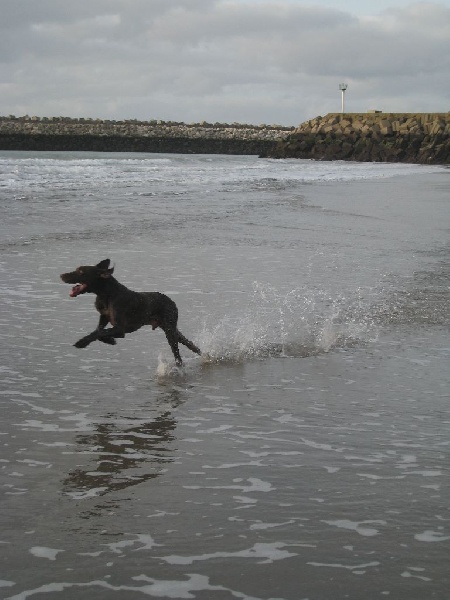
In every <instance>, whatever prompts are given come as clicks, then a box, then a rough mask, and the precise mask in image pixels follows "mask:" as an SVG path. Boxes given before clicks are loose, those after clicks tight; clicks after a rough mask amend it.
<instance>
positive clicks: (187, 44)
mask: <svg viewBox="0 0 450 600" xmlns="http://www.w3.org/2000/svg"><path fill="white" fill-rule="evenodd" d="M0 7H1V13H0V14H1V18H0V115H9V114H14V115H16V116H20V115H25V114H29V115H39V116H60V115H62V116H71V117H93V118H105V119H134V118H136V119H143V120H148V119H163V120H173V121H184V122H198V121H202V120H205V121H209V122H216V121H218V122H228V123H231V122H240V123H251V124H259V123H268V124H272V123H279V124H284V125H296V124H298V123H300V122H302V121H304V120H307V119H310V118H312V117H315V116H317V115H323V114H326V113H327V112H338V111H340V108H341V95H340V92H339V89H338V86H339V83H341V82H345V83H347V84H348V90H347V92H346V96H345V98H346V104H345V108H346V110H348V111H349V112H365V111H367V110H368V109H379V110H383V111H386V112H390V111H398V112H436V111H440V112H447V111H449V110H450V75H449V74H450V0H436V1H433V2H409V1H403V0H392V1H389V0H342V1H341V0H76V1H68V0H66V1H63V0H0Z"/></svg>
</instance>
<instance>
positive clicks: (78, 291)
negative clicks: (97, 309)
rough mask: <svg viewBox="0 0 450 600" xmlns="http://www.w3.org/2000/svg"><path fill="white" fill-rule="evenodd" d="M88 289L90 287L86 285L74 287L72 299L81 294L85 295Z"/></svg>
mask: <svg viewBox="0 0 450 600" xmlns="http://www.w3.org/2000/svg"><path fill="white" fill-rule="evenodd" d="M87 289H88V286H87V284H86V283H77V285H74V286H73V288H72V290H71V292H70V297H71V298H76V297H77V296H79V295H80V294H85V293H86V292H87Z"/></svg>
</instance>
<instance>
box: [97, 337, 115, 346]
mask: <svg viewBox="0 0 450 600" xmlns="http://www.w3.org/2000/svg"><path fill="white" fill-rule="evenodd" d="M99 340H100V341H101V342H103V343H104V344H109V345H110V346H115V345H116V344H117V342H116V340H115V339H114V338H99Z"/></svg>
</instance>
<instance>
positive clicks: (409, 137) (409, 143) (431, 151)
mask: <svg viewBox="0 0 450 600" xmlns="http://www.w3.org/2000/svg"><path fill="white" fill-rule="evenodd" d="M449 134H450V113H431V114H430V113H421V114H411V113H381V112H376V111H375V112H373V113H370V112H369V113H358V114H356V113H345V114H334V113H333V114H328V115H326V116H325V117H316V118H315V119H312V120H310V121H306V122H305V123H302V124H301V125H300V126H299V127H298V128H297V129H295V130H294V131H293V132H292V134H290V135H289V136H288V137H287V138H286V139H285V140H282V141H280V142H279V143H277V144H276V145H275V146H274V147H273V149H269V151H268V152H267V153H265V154H264V156H268V157H271V158H306V159H316V160H354V161H365V162H368V161H370V162H406V163H422V164H449V163H450V135H449Z"/></svg>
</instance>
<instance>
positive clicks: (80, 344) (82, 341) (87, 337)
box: [74, 329, 98, 348]
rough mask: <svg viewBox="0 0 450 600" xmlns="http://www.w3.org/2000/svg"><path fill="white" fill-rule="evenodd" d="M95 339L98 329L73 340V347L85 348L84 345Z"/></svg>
mask: <svg viewBox="0 0 450 600" xmlns="http://www.w3.org/2000/svg"><path fill="white" fill-rule="evenodd" d="M97 339H98V331H97V329H96V330H95V331H93V332H92V333H89V334H88V335H85V336H84V337H82V338H81V339H79V340H78V342H75V344H74V346H75V348H86V346H89V344H92V342H94V341H95V340H97Z"/></svg>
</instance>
